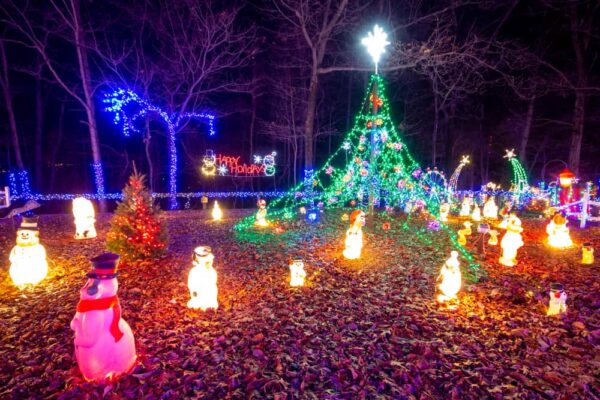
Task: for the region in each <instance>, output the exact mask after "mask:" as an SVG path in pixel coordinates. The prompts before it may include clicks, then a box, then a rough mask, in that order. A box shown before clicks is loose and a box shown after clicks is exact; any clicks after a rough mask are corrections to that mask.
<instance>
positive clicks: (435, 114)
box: [431, 78, 450, 167]
mask: <svg viewBox="0 0 600 400" xmlns="http://www.w3.org/2000/svg"><path fill="white" fill-rule="evenodd" d="M432 85H433V131H432V132H431V166H433V167H435V166H436V163H435V162H436V158H437V137H438V129H439V125H440V106H439V103H438V101H439V99H438V95H437V81H436V79H435V78H434V79H433V80H432ZM448 164H450V163H449V162H448Z"/></svg>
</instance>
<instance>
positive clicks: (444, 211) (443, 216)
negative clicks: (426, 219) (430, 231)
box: [440, 203, 450, 222]
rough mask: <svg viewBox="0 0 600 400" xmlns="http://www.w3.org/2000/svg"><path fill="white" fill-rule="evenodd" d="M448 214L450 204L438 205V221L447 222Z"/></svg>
mask: <svg viewBox="0 0 600 400" xmlns="http://www.w3.org/2000/svg"><path fill="white" fill-rule="evenodd" d="M449 212H450V204H448V203H443V204H442V205H440V221H442V222H448V213H449Z"/></svg>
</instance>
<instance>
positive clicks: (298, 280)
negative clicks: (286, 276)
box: [290, 260, 306, 287]
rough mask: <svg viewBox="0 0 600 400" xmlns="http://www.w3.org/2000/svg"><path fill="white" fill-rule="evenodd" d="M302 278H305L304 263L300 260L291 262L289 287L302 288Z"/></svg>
mask: <svg viewBox="0 0 600 400" xmlns="http://www.w3.org/2000/svg"><path fill="white" fill-rule="evenodd" d="M304 278H306V271H304V262H303V261H302V260H293V261H291V262H290V286H292V287H297V286H304Z"/></svg>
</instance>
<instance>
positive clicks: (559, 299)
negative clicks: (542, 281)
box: [546, 283, 567, 316]
mask: <svg viewBox="0 0 600 400" xmlns="http://www.w3.org/2000/svg"><path fill="white" fill-rule="evenodd" d="M566 311H567V294H566V293H565V290H564V287H563V285H561V284H560V283H553V284H552V285H550V301H549V302H548V311H547V312H546V315H548V316H550V315H558V314H561V313H564V312H566Z"/></svg>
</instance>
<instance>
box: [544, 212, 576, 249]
mask: <svg viewBox="0 0 600 400" xmlns="http://www.w3.org/2000/svg"><path fill="white" fill-rule="evenodd" d="M546 233H547V234H548V244H549V245H550V246H552V247H554V248H557V249H564V248H566V247H571V246H572V245H573V241H572V240H571V237H570V236H569V228H567V219H566V218H565V217H564V216H563V215H562V214H560V213H558V214H556V215H555V216H554V218H552V220H551V221H550V223H549V224H548V225H547V226H546Z"/></svg>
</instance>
